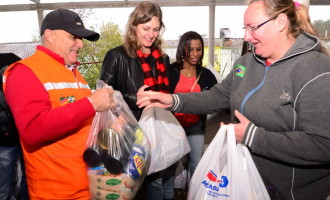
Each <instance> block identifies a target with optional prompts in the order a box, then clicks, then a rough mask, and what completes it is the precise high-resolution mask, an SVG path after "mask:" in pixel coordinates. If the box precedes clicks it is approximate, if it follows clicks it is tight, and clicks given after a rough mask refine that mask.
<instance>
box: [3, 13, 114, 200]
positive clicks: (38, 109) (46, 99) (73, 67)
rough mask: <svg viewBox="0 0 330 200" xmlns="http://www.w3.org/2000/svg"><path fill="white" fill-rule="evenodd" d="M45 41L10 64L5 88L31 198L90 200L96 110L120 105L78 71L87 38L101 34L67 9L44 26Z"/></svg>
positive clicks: (49, 19)
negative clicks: (88, 158) (89, 146)
mask: <svg viewBox="0 0 330 200" xmlns="http://www.w3.org/2000/svg"><path fill="white" fill-rule="evenodd" d="M41 36H42V45H39V46H37V49H36V52H35V54H34V55H32V56H31V57H28V58H26V59H23V60H21V61H18V62H16V63H15V64H12V65H10V66H9V67H8V68H7V70H6V71H5V73H4V91H5V95H6V100H7V102H8V105H9V106H10V108H11V110H12V113H13V116H14V118H15V121H16V125H17V128H18V130H19V134H20V139H21V143H22V149H23V153H24V159H25V167H26V176H27V183H28V188H29V194H30V198H31V199H32V200H33V199H84V200H86V199H89V190H88V178H87V173H86V167H85V164H84V162H83V159H82V155H83V152H84V150H85V148H86V141H87V137H88V134H89V129H90V126H91V122H92V119H93V116H94V114H95V112H99V111H105V110H107V109H109V108H111V107H113V106H114V103H113V99H112V93H113V91H112V90H111V89H109V88H102V89H99V90H96V91H95V92H94V93H93V94H92V92H91V90H90V89H89V87H88V85H87V83H86V81H85V80H84V78H83V77H82V75H81V74H80V73H79V72H78V70H77V66H78V65H79V62H78V53H79V50H80V49H81V48H83V42H82V39H83V38H84V39H87V40H90V41H96V40H98V39H99V37H100V36H99V34H98V33H96V32H93V31H90V30H87V29H86V28H85V27H84V24H83V22H82V20H81V19H80V17H79V16H78V15H77V14H76V13H74V12H72V11H70V10H66V9H58V10H55V11H52V12H50V13H49V14H48V15H47V16H46V17H45V19H44V21H43V23H42V25H41Z"/></svg>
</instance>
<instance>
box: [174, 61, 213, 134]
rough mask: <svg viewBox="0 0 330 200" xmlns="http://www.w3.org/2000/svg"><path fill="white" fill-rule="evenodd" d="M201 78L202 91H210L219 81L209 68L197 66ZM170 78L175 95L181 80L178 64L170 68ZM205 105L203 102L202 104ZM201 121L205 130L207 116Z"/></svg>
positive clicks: (202, 117) (197, 72)
mask: <svg viewBox="0 0 330 200" xmlns="http://www.w3.org/2000/svg"><path fill="white" fill-rule="evenodd" d="M198 76H200V78H199V80H198V81H197V83H198V85H199V86H200V87H201V90H202V91H204V90H209V89H210V88H211V87H212V86H214V85H215V84H217V79H216V78H215V76H214V74H213V73H212V72H211V71H210V70H209V69H207V68H205V67H202V66H199V65H197V66H196V77H198ZM168 78H169V82H170V92H171V93H174V90H175V87H176V85H177V83H178V82H179V79H180V69H179V65H178V63H177V62H174V63H172V64H171V65H170V66H169V67H168ZM201 103H203V102H201ZM201 120H202V123H203V128H204V129H205V121H206V115H201Z"/></svg>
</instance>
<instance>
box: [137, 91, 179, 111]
mask: <svg viewBox="0 0 330 200" xmlns="http://www.w3.org/2000/svg"><path fill="white" fill-rule="evenodd" d="M148 87H149V86H148V85H144V86H142V87H141V88H140V89H139V90H138V93H137V94H136V95H137V102H136V104H137V105H138V106H139V108H142V107H145V109H146V110H147V109H149V108H152V107H157V108H170V107H172V104H173V100H172V95H170V94H166V93H162V92H154V91H145V89H146V88H148Z"/></svg>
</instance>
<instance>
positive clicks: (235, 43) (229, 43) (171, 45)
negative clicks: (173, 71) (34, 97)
mask: <svg viewBox="0 0 330 200" xmlns="http://www.w3.org/2000/svg"><path fill="white" fill-rule="evenodd" d="M38 44H39V43H38V42H20V43H19V42H17V43H2V44H0V53H14V54H16V55H17V56H19V57H21V58H26V57H28V56H30V55H32V54H33V53H34V52H35V49H36V46H37V45H38ZM243 44H244V43H243V40H242V39H236V38H234V39H215V47H214V64H213V65H212V66H213V68H214V69H215V70H216V71H218V72H219V73H220V75H221V76H222V77H225V76H226V75H227V74H228V73H229V72H230V70H231V69H232V67H233V63H234V62H235V60H236V59H237V58H238V57H239V56H241V55H242V51H246V49H244V48H243ZM322 44H323V45H324V46H325V47H326V48H327V49H328V51H329V53H330V42H329V41H322ZM177 46H178V40H168V41H165V52H166V53H167V54H168V55H169V57H170V60H171V63H172V62H174V61H175V54H176V49H177ZM204 46H205V50H204V59H203V64H204V65H206V64H208V40H207V39H204ZM95 48H96V47H95ZM99 62H102V61H99ZM81 64H82V65H84V64H91V63H81Z"/></svg>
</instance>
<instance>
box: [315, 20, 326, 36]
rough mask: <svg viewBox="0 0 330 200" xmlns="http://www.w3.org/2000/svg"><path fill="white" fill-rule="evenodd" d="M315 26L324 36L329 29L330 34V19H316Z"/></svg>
mask: <svg viewBox="0 0 330 200" xmlns="http://www.w3.org/2000/svg"><path fill="white" fill-rule="evenodd" d="M313 26H314V27H315V29H316V30H317V32H318V33H319V34H320V35H321V36H324V35H325V32H326V31H328V35H329V34H330V19H328V20H327V21H323V20H316V21H314V22H313ZM328 37H329V36H328ZM321 39H323V38H321Z"/></svg>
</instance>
